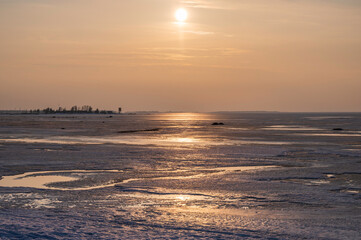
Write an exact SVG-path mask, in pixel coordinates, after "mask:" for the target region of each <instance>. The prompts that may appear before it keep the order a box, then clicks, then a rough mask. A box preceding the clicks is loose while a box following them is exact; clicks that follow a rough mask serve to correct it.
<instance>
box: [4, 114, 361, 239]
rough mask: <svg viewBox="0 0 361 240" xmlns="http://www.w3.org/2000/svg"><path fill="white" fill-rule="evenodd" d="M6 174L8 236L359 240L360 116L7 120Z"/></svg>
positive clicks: (44, 117)
mask: <svg viewBox="0 0 361 240" xmlns="http://www.w3.org/2000/svg"><path fill="white" fill-rule="evenodd" d="M213 122H222V123H224V125H212V123H213ZM335 128H342V129H343V130H333V129H335ZM0 176H1V177H0V178H1V179H0V239H34V238H36V239H195V238H201V239H361V194H360V190H361V114H360V113H266V112H265V113H256V112H254V113H162V114H161V113H159V114H134V115H130V114H129V115H128V114H123V115H113V116H110V115H85V114H84V115H63V114H57V115H0Z"/></svg>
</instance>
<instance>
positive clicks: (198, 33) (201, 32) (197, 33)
mask: <svg viewBox="0 0 361 240" xmlns="http://www.w3.org/2000/svg"><path fill="white" fill-rule="evenodd" d="M182 32H184V33H191V34H196V35H213V34H215V33H214V32H205V31H182Z"/></svg>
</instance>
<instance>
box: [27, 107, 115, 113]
mask: <svg viewBox="0 0 361 240" xmlns="http://www.w3.org/2000/svg"><path fill="white" fill-rule="evenodd" d="M121 111H122V109H121V108H118V113H121ZM27 113H30V114H40V113H43V114H54V113H67V114H75V113H76V114H79V113H94V114H115V113H116V112H115V111H110V110H99V109H98V108H97V109H95V110H94V109H93V108H92V107H91V106H89V105H84V106H82V107H78V106H73V107H71V108H70V109H69V110H68V109H66V108H65V107H59V108H58V109H53V108H50V107H47V108H44V109H34V110H29V111H27Z"/></svg>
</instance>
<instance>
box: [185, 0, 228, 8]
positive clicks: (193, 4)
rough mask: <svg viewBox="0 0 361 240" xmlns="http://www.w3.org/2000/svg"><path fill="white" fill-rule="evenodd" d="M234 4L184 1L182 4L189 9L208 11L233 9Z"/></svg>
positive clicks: (215, 0) (216, 1)
mask: <svg viewBox="0 0 361 240" xmlns="http://www.w3.org/2000/svg"><path fill="white" fill-rule="evenodd" d="M232 2H233V1H229V0H228V1H227V0H222V1H220V0H182V1H181V3H182V4H183V5H184V6H186V7H188V8H206V9H232V8H233V7H232Z"/></svg>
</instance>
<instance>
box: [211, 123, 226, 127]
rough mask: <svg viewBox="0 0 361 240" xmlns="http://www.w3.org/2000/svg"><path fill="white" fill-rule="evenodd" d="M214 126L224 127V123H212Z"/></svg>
mask: <svg viewBox="0 0 361 240" xmlns="http://www.w3.org/2000/svg"><path fill="white" fill-rule="evenodd" d="M212 125H213V126H218V125H224V123H222V122H214V123H212Z"/></svg>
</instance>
